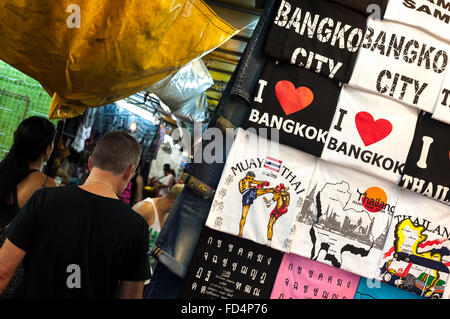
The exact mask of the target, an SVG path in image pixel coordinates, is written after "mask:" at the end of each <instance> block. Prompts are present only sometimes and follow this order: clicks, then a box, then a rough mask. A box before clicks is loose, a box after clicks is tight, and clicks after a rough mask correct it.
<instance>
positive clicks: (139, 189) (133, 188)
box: [119, 160, 144, 207]
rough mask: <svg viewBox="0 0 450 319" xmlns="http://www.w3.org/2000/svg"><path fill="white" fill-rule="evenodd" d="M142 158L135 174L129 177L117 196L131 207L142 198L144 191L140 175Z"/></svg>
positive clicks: (142, 179)
mask: <svg viewBox="0 0 450 319" xmlns="http://www.w3.org/2000/svg"><path fill="white" fill-rule="evenodd" d="M141 163H142V160H141V161H140V162H139V165H138V167H137V168H136V174H135V175H134V177H133V178H132V179H131V181H130V183H129V184H128V185H127V187H126V188H125V190H124V191H123V193H122V194H120V196H119V198H120V199H121V200H122V201H123V202H124V203H125V204H127V205H128V206H130V207H133V205H134V204H136V203H139V202H140V201H142V199H143V193H144V178H143V177H142V174H141V171H142V164H141Z"/></svg>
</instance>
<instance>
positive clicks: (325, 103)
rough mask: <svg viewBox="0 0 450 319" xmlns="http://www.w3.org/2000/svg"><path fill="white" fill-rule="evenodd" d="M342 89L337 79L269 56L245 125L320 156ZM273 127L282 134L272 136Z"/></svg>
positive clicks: (243, 125) (270, 137)
mask: <svg viewBox="0 0 450 319" xmlns="http://www.w3.org/2000/svg"><path fill="white" fill-rule="evenodd" d="M340 90H341V88H340V86H339V83H338V82H337V81H333V80H330V79H328V78H326V77H324V76H321V75H319V74H316V73H315V72H311V71H309V70H305V69H302V68H299V67H297V66H295V65H290V64H282V63H279V64H276V62H274V61H271V60H268V61H267V64H266V66H265V68H264V71H263V74H262V76H261V78H260V79H259V82H258V86H257V87H256V90H255V98H254V99H253V101H252V104H251V109H250V110H249V111H248V114H247V116H246V120H244V122H243V123H242V128H244V129H250V128H253V129H256V130H257V132H258V135H260V136H264V134H266V136H264V137H268V138H269V139H271V140H276V139H277V138H279V142H280V143H281V144H285V145H288V146H291V147H294V148H296V149H298V150H301V151H303V152H306V153H309V154H311V155H314V156H317V157H320V156H321V155H322V151H323V148H324V145H325V142H326V137H327V134H328V130H329V128H330V125H331V122H332V120H333V116H334V114H335V112H336V106H337V103H338V98H339V93H340ZM262 129H265V131H263V130H262ZM272 129H275V130H278V132H279V133H278V134H279V135H278V136H276V137H275V136H273V134H272Z"/></svg>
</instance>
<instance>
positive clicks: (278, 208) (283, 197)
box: [264, 184, 291, 245]
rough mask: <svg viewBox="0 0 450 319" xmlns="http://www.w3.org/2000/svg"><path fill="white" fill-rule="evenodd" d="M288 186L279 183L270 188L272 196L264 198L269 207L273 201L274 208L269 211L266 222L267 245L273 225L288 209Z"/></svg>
mask: <svg viewBox="0 0 450 319" xmlns="http://www.w3.org/2000/svg"><path fill="white" fill-rule="evenodd" d="M288 191H289V187H287V188H286V187H285V186H284V184H280V185H278V186H277V187H275V188H272V193H273V198H272V199H271V200H267V199H266V198H264V201H265V202H266V206H267V207H270V205H271V204H272V203H273V202H275V203H276V205H275V208H274V209H273V210H272V212H271V213H270V218H269V223H268V224H267V239H268V245H270V244H271V242H272V237H273V226H274V225H275V223H276V221H277V220H278V218H280V217H281V216H283V215H284V214H286V213H287V211H288V209H287V208H288V206H289V202H290V199H291V197H290V195H289V193H288Z"/></svg>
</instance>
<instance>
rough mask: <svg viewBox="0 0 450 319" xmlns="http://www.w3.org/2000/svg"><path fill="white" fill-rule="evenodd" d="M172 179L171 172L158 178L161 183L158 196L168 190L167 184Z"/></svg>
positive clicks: (171, 182)
mask: <svg viewBox="0 0 450 319" xmlns="http://www.w3.org/2000/svg"><path fill="white" fill-rule="evenodd" d="M174 179H175V178H174V177H173V175H172V174H168V175H166V176H164V177H163V178H161V179H160V180H159V181H160V182H161V183H162V184H163V186H162V187H161V188H160V190H159V196H164V195H166V194H167V193H168V192H169V185H171V184H173V181H174Z"/></svg>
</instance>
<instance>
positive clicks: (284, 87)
mask: <svg viewBox="0 0 450 319" xmlns="http://www.w3.org/2000/svg"><path fill="white" fill-rule="evenodd" d="M275 94H276V95H277V99H278V102H280V105H281V107H282V108H283V111H284V113H286V115H291V114H293V113H296V112H298V111H301V110H303V109H305V108H307V107H308V106H310V105H311V103H312V102H313V101H314V93H313V92H312V91H311V90H310V89H309V88H307V87H306V86H301V87H299V88H297V89H296V88H295V86H294V84H292V83H291V82H290V81H280V82H278V83H277V84H276V85H275Z"/></svg>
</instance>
